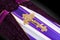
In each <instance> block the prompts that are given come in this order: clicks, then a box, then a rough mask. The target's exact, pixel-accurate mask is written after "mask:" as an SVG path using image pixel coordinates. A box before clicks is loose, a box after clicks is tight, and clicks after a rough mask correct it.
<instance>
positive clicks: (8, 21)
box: [0, 14, 29, 40]
mask: <svg viewBox="0 0 60 40" xmlns="http://www.w3.org/2000/svg"><path fill="white" fill-rule="evenodd" d="M0 35H3V36H4V37H6V39H7V40H29V38H28V37H27V35H26V33H25V32H24V31H23V29H22V28H21V27H20V26H19V24H18V23H17V22H16V20H15V19H14V17H13V16H12V15H11V14H8V15H7V16H6V17H5V19H4V21H3V22H2V23H1V25H0Z"/></svg>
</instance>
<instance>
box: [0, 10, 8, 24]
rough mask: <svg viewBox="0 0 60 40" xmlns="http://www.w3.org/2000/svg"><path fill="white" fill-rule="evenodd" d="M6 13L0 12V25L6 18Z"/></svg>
mask: <svg viewBox="0 0 60 40" xmlns="http://www.w3.org/2000/svg"><path fill="white" fill-rule="evenodd" d="M8 13H9V12H8V11H6V10H4V11H2V12H1V14H0V24H1V23H2V22H3V20H4V18H5V17H6V15H8Z"/></svg>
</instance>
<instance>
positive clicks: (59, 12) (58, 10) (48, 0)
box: [31, 0, 60, 22]
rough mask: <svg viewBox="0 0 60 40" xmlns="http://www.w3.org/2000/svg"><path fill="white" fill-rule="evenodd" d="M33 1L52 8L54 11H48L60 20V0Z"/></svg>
mask: <svg viewBox="0 0 60 40" xmlns="http://www.w3.org/2000/svg"><path fill="white" fill-rule="evenodd" d="M31 1H32V2H34V3H36V4H38V5H40V4H42V5H44V6H45V7H46V8H48V9H49V10H51V11H52V12H53V13H48V14H49V15H52V17H53V18H55V19H56V20H57V21H59V22H60V7H59V6H60V5H59V4H60V1H58V0H53V1H52V0H31Z"/></svg>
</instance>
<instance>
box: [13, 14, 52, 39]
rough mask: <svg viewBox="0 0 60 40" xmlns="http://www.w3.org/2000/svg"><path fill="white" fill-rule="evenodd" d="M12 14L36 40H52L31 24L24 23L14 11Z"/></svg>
mask: <svg viewBox="0 0 60 40" xmlns="http://www.w3.org/2000/svg"><path fill="white" fill-rule="evenodd" d="M12 15H13V16H14V18H15V19H16V21H17V22H18V23H19V25H21V26H22V28H23V29H24V31H25V32H26V33H28V34H29V35H31V36H32V37H33V38H35V39H36V40H51V39H50V38H48V37H46V36H45V35H44V34H42V33H40V32H39V31H37V30H36V29H34V28H33V27H31V26H29V25H24V23H23V21H22V20H21V19H19V18H18V17H16V16H15V15H14V14H13V13H12Z"/></svg>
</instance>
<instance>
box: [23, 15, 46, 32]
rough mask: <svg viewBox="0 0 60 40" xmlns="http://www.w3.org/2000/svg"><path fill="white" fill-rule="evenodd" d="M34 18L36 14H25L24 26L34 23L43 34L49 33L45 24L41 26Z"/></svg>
mask: <svg viewBox="0 0 60 40" xmlns="http://www.w3.org/2000/svg"><path fill="white" fill-rule="evenodd" d="M34 17H35V16H34V14H23V18H24V24H29V22H32V23H33V24H35V25H36V26H37V27H38V28H40V29H41V31H42V32H44V31H47V28H46V26H44V24H40V23H38V22H37V21H35V20H33V18H34Z"/></svg>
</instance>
